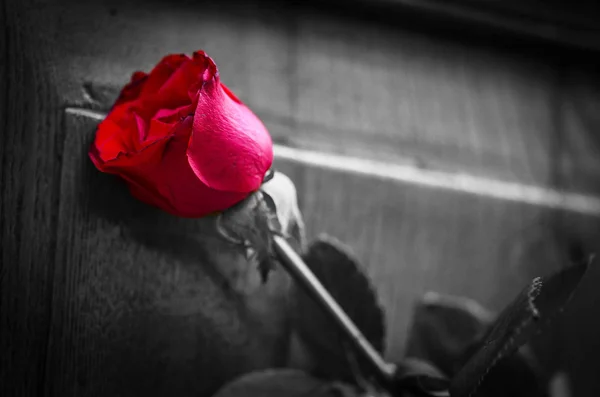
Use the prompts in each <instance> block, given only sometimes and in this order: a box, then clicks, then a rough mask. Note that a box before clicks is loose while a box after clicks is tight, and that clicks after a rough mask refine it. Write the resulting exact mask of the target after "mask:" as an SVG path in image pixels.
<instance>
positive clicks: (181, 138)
mask: <svg viewBox="0 0 600 397" xmlns="http://www.w3.org/2000/svg"><path fill="white" fill-rule="evenodd" d="M192 123H193V118H192V117H188V118H187V119H186V120H184V121H183V122H181V123H180V124H178V126H177V129H178V130H180V131H175V132H174V137H173V138H172V139H171V140H170V141H169V144H168V146H167V147H166V149H165V151H164V153H163V154H162V156H161V161H160V164H159V166H158V167H157V168H156V169H155V172H154V174H153V175H154V177H155V178H156V179H155V181H154V182H155V183H156V190H157V191H158V192H159V194H160V196H161V198H162V199H163V200H165V201H167V202H168V203H169V207H170V208H171V209H169V208H164V207H161V208H163V209H164V210H165V211H167V212H170V213H171V214H173V215H177V216H181V217H188V218H196V217H202V216H205V215H208V214H210V213H213V212H216V211H222V210H225V209H227V208H229V207H231V206H233V205H234V204H236V203H238V202H240V201H241V200H243V199H244V198H245V197H246V196H247V195H248V193H245V192H226V191H218V190H215V189H213V188H211V187H208V186H206V185H205V184H204V183H202V181H201V180H199V179H198V177H197V176H196V174H195V173H194V171H193V170H192V168H191V167H190V164H189V162H188V161H187V157H186V151H187V143H188V135H187V134H186V133H185V131H189V130H190V129H191V128H192ZM137 197H138V198H140V199H143V198H142V197H140V196H137ZM145 201H146V200H145Z"/></svg>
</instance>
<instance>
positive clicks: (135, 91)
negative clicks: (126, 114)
mask: <svg viewBox="0 0 600 397" xmlns="http://www.w3.org/2000/svg"><path fill="white" fill-rule="evenodd" d="M147 77H148V75H147V74H146V73H144V72H140V71H137V72H135V73H133V74H132V75H131V81H130V82H129V83H128V84H127V85H126V86H125V87H123V89H122V90H121V93H120V94H119V97H118V98H117V100H116V101H115V104H114V105H113V107H115V106H119V105H122V104H124V103H127V102H131V101H134V100H136V99H137V98H138V97H139V95H140V91H141V90H142V87H143V86H144V82H145V81H146V78H147Z"/></svg>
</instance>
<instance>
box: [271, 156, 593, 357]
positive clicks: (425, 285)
mask: <svg viewBox="0 0 600 397" xmlns="http://www.w3.org/2000/svg"><path fill="white" fill-rule="evenodd" d="M278 167H279V168H280V169H282V170H283V171H284V172H287V173H288V174H289V175H290V176H291V177H292V178H293V179H294V180H295V181H296V184H297V186H298V191H299V192H301V195H300V197H299V200H300V206H301V210H302V211H303V213H304V215H305V220H306V224H307V232H308V236H309V237H311V236H312V237H314V236H315V235H316V234H318V233H320V232H328V233H331V234H333V235H334V236H336V237H338V238H340V239H341V240H342V241H345V242H346V243H348V244H349V245H350V246H351V247H353V249H354V250H355V251H356V253H357V255H358V257H359V258H360V259H361V260H362V262H363V263H364V264H365V265H367V266H368V268H369V270H370V275H371V276H372V278H373V280H374V284H375V285H376V286H377V288H378V291H379V292H380V294H381V297H382V300H383V303H384V306H385V308H386V310H387V312H388V316H389V324H388V331H389V339H388V354H389V356H390V357H392V358H395V359H398V358H400V357H401V356H402V353H403V350H404V342H405V337H406V331H407V327H408V326H409V324H410V314H411V311H412V306H413V302H414V300H415V299H417V298H419V297H420V296H421V295H422V294H424V293H425V292H426V291H430V290H432V291H437V292H441V293H447V294H454V295H463V296H468V297H471V298H474V299H477V300H479V301H480V302H482V303H483V304H485V305H488V306H489V307H490V308H492V309H494V310H498V309H500V308H502V307H503V305H505V304H506V303H508V301H509V300H510V299H511V298H512V296H513V295H514V294H516V293H517V292H518V291H519V290H520V289H521V288H522V286H523V285H525V284H526V283H527V282H528V281H530V280H531V279H532V278H533V277H535V276H538V275H544V274H548V273H550V272H552V271H554V270H556V269H558V268H560V267H561V266H565V265H567V264H568V263H569V256H568V255H569V251H570V249H572V248H573V247H574V245H579V246H580V249H582V250H591V249H595V250H598V248H600V247H599V245H598V243H597V242H596V241H595V239H596V236H597V233H598V232H599V231H600V220H599V219H598V218H596V219H594V218H589V217H585V216H581V215H576V214H569V213H561V212H559V211H553V210H547V209H543V208H539V207H536V206H532V205H527V204H522V203H515V202H510V201H502V200H494V199H489V198H486V197H481V196H474V195H468V194H462V193H460V192H451V191H447V190H435V189H430V188H427V187H422V186H416V185H411V184H401V183H391V182H388V181H381V180H378V179H375V178H369V177H366V176H358V175H353V174H348V173H342V172H338V171H330V170H324V169H320V168H311V167H307V166H306V165H302V166H298V165H297V164H294V163H290V162H285V161H280V162H278ZM563 229H566V230H568V231H569V232H568V233H567V234H568V235H564V233H565V232H564V231H563ZM557 233H558V234H557ZM596 326H597V325H594V327H596Z"/></svg>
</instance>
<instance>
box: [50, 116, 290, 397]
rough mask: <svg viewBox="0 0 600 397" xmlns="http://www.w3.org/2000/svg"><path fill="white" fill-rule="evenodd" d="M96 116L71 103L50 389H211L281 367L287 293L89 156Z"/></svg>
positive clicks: (193, 392)
mask: <svg viewBox="0 0 600 397" xmlns="http://www.w3.org/2000/svg"><path fill="white" fill-rule="evenodd" d="M95 125H96V120H94V119H88V118H85V117H81V116H76V115H73V114H71V113H67V120H66V132H67V136H66V140H65V146H64V156H63V162H62V173H61V177H62V179H61V182H62V183H61V205H60V210H59V225H58V230H59V233H58V237H57V244H58V250H57V254H56V260H55V263H56V270H55V275H54V283H55V284H56V285H60V288H57V289H55V290H54V293H53V295H52V300H51V302H52V307H53V309H54V310H53V312H52V318H51V324H52V327H51V330H50V333H49V344H50V345H51V346H52V349H50V350H49V351H48V358H47V360H48V362H49V363H52V365H51V366H50V367H48V368H47V374H48V376H47V382H48V385H47V387H48V388H47V392H48V393H49V394H50V395H58V394H60V395H73V396H92V395H98V396H106V395H112V396H115V395H116V396H120V395H122V396H126V395H127V396H161V395H180V396H204V395H208V394H210V393H211V392H214V391H215V388H216V387H219V386H221V385H222V384H223V382H225V381H226V380H228V379H230V378H231V377H233V376H235V375H237V374H240V373H243V372H246V371H250V370H252V369H256V368H262V367H270V366H277V365H282V364H283V363H284V362H285V358H286V352H287V326H286V324H287V323H286V321H287V320H286V316H285V313H286V299H285V296H286V293H287V290H288V286H289V279H288V277H287V275H286V274H285V273H283V270H281V269H278V270H276V271H275V273H274V274H273V275H272V277H270V279H269V282H268V283H267V284H266V285H263V284H262V283H261V281H260V277H259V273H258V271H257V270H256V269H255V268H253V267H252V266H250V265H248V264H247V263H245V261H244V260H243V258H242V257H241V256H240V255H239V254H236V253H235V252H234V251H232V249H231V247H230V246H229V245H228V244H226V243H224V242H223V241H222V240H220V239H218V238H217V236H216V232H215V228H214V218H204V219H200V220H191V219H179V218H175V217H172V216H169V215H166V214H164V213H162V212H160V211H159V210H157V209H154V208H150V207H148V206H145V205H143V204H141V203H140V202H138V201H137V200H135V199H133V198H132V197H131V196H130V195H129V192H128V191H127V188H126V187H125V185H124V184H123V183H121V181H120V180H118V179H117V178H115V177H112V176H108V175H104V174H100V173H99V172H98V171H97V170H96V169H95V168H94V167H93V165H92V164H91V162H90V161H89V159H88V158H87V147H88V146H89V143H90V142H91V138H92V136H93V132H94V131H95Z"/></svg>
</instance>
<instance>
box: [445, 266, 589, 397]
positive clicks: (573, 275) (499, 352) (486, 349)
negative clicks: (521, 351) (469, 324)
mask: <svg viewBox="0 0 600 397" xmlns="http://www.w3.org/2000/svg"><path fill="white" fill-rule="evenodd" d="M591 260H592V259H591V258H590V260H588V261H585V262H581V263H579V264H576V265H573V266H570V267H568V268H566V269H563V270H561V271H560V272H558V273H556V274H554V275H552V276H549V277H547V278H542V277H538V278H536V279H534V280H533V281H532V282H531V283H530V284H529V285H528V286H527V287H526V288H525V289H524V290H523V291H522V292H521V293H520V294H519V295H518V296H517V297H516V299H515V300H514V301H513V302H512V303H511V304H510V305H508V306H507V307H506V308H505V309H504V310H503V311H502V312H501V313H500V315H499V316H498V317H497V319H496V320H495V322H494V323H493V325H492V326H491V328H490V331H489V332H488V333H487V336H486V337H485V338H483V342H482V343H481V344H480V345H479V348H478V349H476V350H475V353H474V354H473V355H472V356H471V357H470V359H469V360H468V361H467V363H466V364H465V365H464V366H463V367H462V369H461V370H460V371H459V372H458V373H457V374H456V376H455V377H454V378H453V379H452V382H451V386H450V395H451V396H452V397H468V396H472V395H474V393H475V392H476V391H477V388H478V387H479V385H480V384H481V382H482V381H483V379H484V378H485V376H486V375H487V374H488V372H489V371H490V370H491V369H492V368H493V367H494V366H495V365H496V364H497V363H498V361H499V360H501V359H502V358H504V357H506V356H509V355H511V354H512V353H514V352H515V351H516V350H517V349H518V348H519V347H520V346H522V345H524V344H525V343H527V342H528V341H529V339H530V338H531V337H532V336H533V335H534V334H536V333H538V332H539V331H541V329H542V327H543V326H546V325H547V324H548V323H549V322H550V321H552V320H553V319H554V318H555V317H556V316H557V315H558V314H559V313H561V312H562V310H563V309H564V307H565V306H566V304H567V303H568V302H569V301H570V299H571V297H572V296H573V294H574V292H575V290H576V288H577V286H578V285H579V282H580V281H581V279H582V278H583V276H584V275H585V272H586V270H587V268H588V266H589V264H590V263H591ZM509 381H510V380H509Z"/></svg>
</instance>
